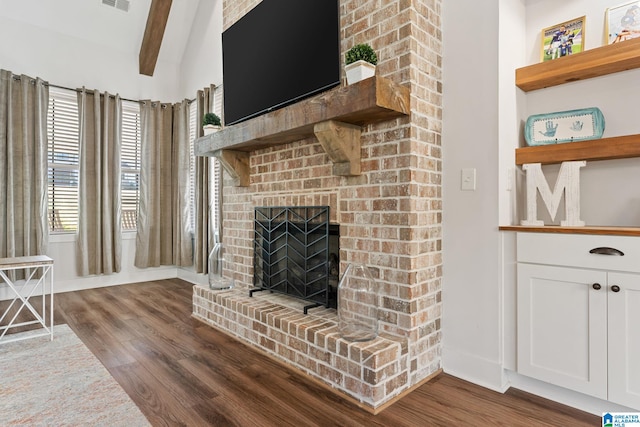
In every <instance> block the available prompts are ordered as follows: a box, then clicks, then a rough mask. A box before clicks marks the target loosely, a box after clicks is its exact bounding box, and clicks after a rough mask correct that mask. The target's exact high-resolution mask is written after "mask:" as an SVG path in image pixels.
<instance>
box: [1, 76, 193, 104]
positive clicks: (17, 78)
mask: <svg viewBox="0 0 640 427" xmlns="http://www.w3.org/2000/svg"><path fill="white" fill-rule="evenodd" d="M12 77H13V79H14V80H20V79H21V78H22V76H20V75H16V74H14V75H12ZM31 80H32V81H33V82H34V83H35V79H33V78H31ZM44 85H45V86H49V87H55V88H57V89H65V90H71V91H74V92H77V91H78V89H72V88H70V87H66V86H60V85H54V84H52V83H49V82H44ZM85 90H86V91H87V92H90V93H94V92H95V90H93V89H85ZM109 96H112V97H113V96H115V95H109ZM120 99H122V100H123V101H129V102H142V101H141V100H139V99H138V100H136V99H128V98H122V97H120ZM195 100H196V99H195V98H193V99H187V103H188V104H191V103H192V102H193V101H195ZM162 104H164V103H162Z"/></svg>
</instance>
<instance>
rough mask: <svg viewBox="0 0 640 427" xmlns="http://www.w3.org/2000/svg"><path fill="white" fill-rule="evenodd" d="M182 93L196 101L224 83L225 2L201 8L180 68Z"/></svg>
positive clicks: (206, 2)
mask: <svg viewBox="0 0 640 427" xmlns="http://www.w3.org/2000/svg"><path fill="white" fill-rule="evenodd" d="M180 74H181V91H182V93H183V94H184V95H183V96H184V97H186V98H189V99H191V98H193V96H194V95H195V93H196V91H198V90H199V89H202V88H204V87H207V86H209V85H210V84H215V85H216V86H219V85H221V84H222V0H214V1H210V0H209V1H201V2H200V3H199V5H198V10H197V12H196V17H195V20H194V22H193V27H192V29H191V34H190V36H189V40H188V42H187V48H186V50H185V51H184V55H183V57H182V64H181V67H180Z"/></svg>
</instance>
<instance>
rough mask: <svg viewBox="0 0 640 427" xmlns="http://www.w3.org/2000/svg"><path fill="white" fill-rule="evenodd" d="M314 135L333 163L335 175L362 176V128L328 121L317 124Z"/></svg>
mask: <svg viewBox="0 0 640 427" xmlns="http://www.w3.org/2000/svg"><path fill="white" fill-rule="evenodd" d="M313 133H315V135H316V137H317V138H318V141H320V145H322V148H324V151H325V152H326V153H327V154H328V155H329V158H330V159H331V161H332V162H333V174H334V175H338V176H355V175H360V173H361V172H360V157H361V156H360V135H361V133H362V128H361V127H360V126H356V125H352V124H349V123H343V122H338V121H336V120H327V121H324V122H320V123H316V124H315V125H314V127H313Z"/></svg>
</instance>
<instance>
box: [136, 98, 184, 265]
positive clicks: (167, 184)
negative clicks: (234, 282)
mask: <svg viewBox="0 0 640 427" xmlns="http://www.w3.org/2000/svg"><path fill="white" fill-rule="evenodd" d="M140 119H141V126H142V135H141V136H142V140H141V159H140V161H141V164H140V207H139V210H138V230H137V235H136V256H135V266H136V267H140V268H144V267H157V266H160V265H176V266H188V265H192V263H193V259H192V252H191V237H190V234H189V230H188V225H189V191H188V185H189V107H188V102H187V101H183V102H181V103H178V104H175V105H171V104H160V103H157V102H150V101H144V102H142V104H141V107H140Z"/></svg>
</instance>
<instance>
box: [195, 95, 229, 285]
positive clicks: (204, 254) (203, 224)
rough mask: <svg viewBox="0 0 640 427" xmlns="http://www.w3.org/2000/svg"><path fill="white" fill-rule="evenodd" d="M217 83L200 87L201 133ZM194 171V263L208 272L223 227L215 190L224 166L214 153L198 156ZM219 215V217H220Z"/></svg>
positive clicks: (200, 270)
mask: <svg viewBox="0 0 640 427" xmlns="http://www.w3.org/2000/svg"><path fill="white" fill-rule="evenodd" d="M215 88H216V87H215V85H211V86H209V87H207V88H205V89H203V90H199V91H198V94H197V96H196V102H197V105H196V106H197V108H196V123H197V124H198V126H197V132H196V135H197V136H198V137H201V136H203V135H204V134H203V132H202V126H200V123H201V122H202V117H203V116H204V114H205V113H211V112H215V111H214V93H215ZM195 162H196V173H195V196H196V206H195V209H196V211H195V230H194V233H195V236H194V265H195V269H196V273H205V274H207V273H208V272H209V268H208V263H207V258H208V256H209V252H211V249H212V248H213V245H214V243H215V241H214V240H215V238H216V235H217V238H218V239H220V238H221V237H222V236H221V230H220V229H219V227H217V224H216V222H215V221H214V218H216V217H218V216H217V215H216V212H214V210H215V209H216V208H217V206H219V205H218V204H216V203H215V194H220V192H219V191H218V190H219V188H213V187H214V186H219V185H220V183H221V180H220V179H219V176H218V175H219V174H220V172H221V169H220V168H219V167H216V165H215V163H216V161H215V159H214V158H212V157H196V159H195ZM218 218H219V217H218Z"/></svg>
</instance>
